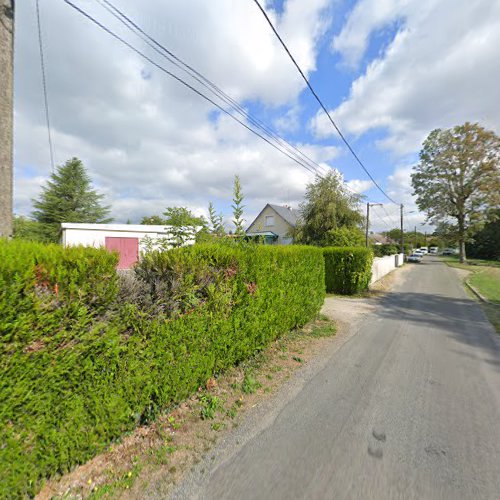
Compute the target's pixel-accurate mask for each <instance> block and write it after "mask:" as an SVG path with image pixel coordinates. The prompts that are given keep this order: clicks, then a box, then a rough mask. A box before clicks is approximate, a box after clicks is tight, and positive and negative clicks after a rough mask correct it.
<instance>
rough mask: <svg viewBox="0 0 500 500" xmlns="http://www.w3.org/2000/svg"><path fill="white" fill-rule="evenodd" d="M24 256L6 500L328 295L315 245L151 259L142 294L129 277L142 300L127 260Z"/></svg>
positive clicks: (15, 273) (2, 365)
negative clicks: (119, 267) (121, 265)
mask: <svg viewBox="0 0 500 500" xmlns="http://www.w3.org/2000/svg"><path fill="white" fill-rule="evenodd" d="M23 245H25V246H23ZM23 245H19V243H18V242H11V243H2V244H1V246H0V252H1V254H0V255H1V257H2V261H1V262H2V267H1V269H0V280H1V281H0V284H1V285H2V286H3V288H2V296H1V309H0V311H1V312H2V314H5V313H7V314H8V315H9V319H8V321H6V322H3V323H2V344H1V358H0V390H1V394H2V403H1V406H0V429H1V430H0V442H2V444H3V446H1V447H0V497H3V496H9V497H19V496H26V495H28V496H31V495H33V494H34V493H36V491H37V489H38V487H39V485H40V483H41V481H42V480H43V478H44V477H48V476H51V475H54V474H58V473H63V472H65V471H67V470H69V469H71V468H72V467H73V466H75V465H76V464H79V463H83V462H85V461H86V460H88V459H89V458H91V457H92V456H94V455H95V454H97V453H98V452H100V451H102V450H103V449H104V448H105V447H106V446H107V445H108V444H109V443H111V442H112V441H113V440H114V439H116V438H118V437H119V436H120V435H122V434H123V433H124V432H126V431H128V430H131V429H133V428H134V427H135V426H136V425H137V424H138V423H142V422H147V421H148V420H150V419H152V418H154V416H155V415H156V414H157V412H158V411H159V410H161V409H163V408H166V407H168V406H169V405H171V404H172V403H174V402H178V401H181V400H182V399H184V398H185V397H187V396H188V395H190V394H191V393H193V392H194V391H196V389H197V388H198V387H199V386H202V385H205V383H206V381H207V379H208V378H210V377H212V376H214V375H215V374H217V373H218V372H220V371H221V370H223V369H225V368H226V367H228V366H230V365H232V364H234V363H237V362H238V361H240V360H242V359H244V358H246V357H248V356H251V355H253V354H254V353H255V352H256V351H258V350H260V349H263V348H264V347H265V346H266V345H267V344H268V343H269V342H270V341H272V340H274V339H275V338H276V337H277V336H278V335H280V334H282V333H284V332H286V331H288V330H290V329H291V328H294V327H297V326H300V325H302V324H304V323H306V322H307V321H309V320H310V319H311V318H312V317H314V316H315V315H316V314H317V312H318V311H319V309H320V307H321V304H322V302H323V298H324V279H325V278H324V264H323V256H322V253H321V250H319V249H316V248H308V247H300V246H290V247H267V246H257V245H249V246H248V247H244V246H228V245H225V246H224V245H221V246H219V245H207V246H203V245H200V246H198V245H195V246H193V247H190V248H181V249H176V250H172V251H169V252H166V253H152V254H149V255H148V257H147V258H145V259H144V260H143V261H142V262H141V263H140V265H139V266H138V268H137V272H136V279H137V280H138V283H136V284H133V283H132V282H131V281H130V279H128V278H125V279H124V280H123V282H124V283H126V284H127V286H128V287H132V289H133V290H134V293H133V294H132V295H131V296H130V297H128V298H127V295H126V294H123V293H122V294H121V295H120V296H119V299H116V300H115V297H116V283H117V278H116V274H115V272H114V266H115V263H116V256H114V255H109V254H107V253H106V252H104V251H100V250H93V249H78V248H77V249H68V250H64V249H62V248H60V247H57V246H44V245H38V244H26V243H25V242H24V243H23ZM40 265H41V266H43V267H42V269H43V270H44V274H43V280H42V277H40V276H39V274H40V273H39V269H40V267H37V266H40ZM46 282H47V284H46ZM55 284H58V287H59V290H60V292H59V296H58V298H54V286H55ZM73 301H75V302H76V304H77V305H72V304H73ZM118 301H120V302H118ZM15 308H17V309H18V312H17V313H16V312H15V311H13V309H15ZM110 311H111V312H110ZM2 317H3V316H2ZM56 317H57V320H55V319H54V318H56ZM18 332H22V334H19V333H18Z"/></svg>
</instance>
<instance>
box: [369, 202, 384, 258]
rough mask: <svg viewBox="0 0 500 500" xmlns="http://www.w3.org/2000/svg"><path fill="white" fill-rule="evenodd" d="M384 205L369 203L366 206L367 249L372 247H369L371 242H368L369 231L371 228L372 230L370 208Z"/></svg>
mask: <svg viewBox="0 0 500 500" xmlns="http://www.w3.org/2000/svg"><path fill="white" fill-rule="evenodd" d="M382 205H383V204H382V203H367V204H366V235H365V236H366V248H368V247H369V246H370V245H369V242H368V231H369V228H370V207H378V206H382Z"/></svg>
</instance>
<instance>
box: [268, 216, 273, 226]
mask: <svg viewBox="0 0 500 500" xmlns="http://www.w3.org/2000/svg"><path fill="white" fill-rule="evenodd" d="M269 226H274V215H266V227H269Z"/></svg>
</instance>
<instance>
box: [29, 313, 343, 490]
mask: <svg viewBox="0 0 500 500" xmlns="http://www.w3.org/2000/svg"><path fill="white" fill-rule="evenodd" d="M336 331H337V329H336V326H335V323H334V322H332V321H331V320H330V319H329V318H328V317H326V316H324V315H319V316H318V317H317V319H316V320H315V321H313V322H311V323H309V324H307V325H306V326H305V327H304V328H302V329H300V330H294V331H291V332H289V333H288V334H286V335H284V336H282V337H281V338H279V339H278V340H276V341H275V342H273V343H272V344H271V345H270V346H269V347H268V348H267V349H265V350H264V351H262V352H260V353H257V354H256V355H255V356H254V357H252V358H250V359H249V360H247V361H245V362H243V363H241V364H240V365H239V366H237V367H234V368H231V369H229V370H227V371H226V372H225V373H223V374H221V375H220V376H219V377H217V378H214V379H210V380H209V381H208V382H207V385H206V387H200V388H199V390H198V394H196V395H195V396H193V397H191V398H190V399H188V400H187V401H185V402H184V403H182V404H181V405H179V406H178V407H176V408H173V409H171V410H170V411H169V412H165V413H164V414H162V415H160V416H159V417H158V418H157V420H156V421H155V422H153V423H151V424H150V425H147V426H143V427H140V428H138V429H136V430H135V431H133V432H131V433H130V434H129V435H127V436H125V437H124V438H123V439H121V440H120V441H119V442H117V443H115V444H114V445H112V446H111V447H110V448H109V450H108V451H106V452H105V453H102V454H101V455H98V456H96V457H95V458H93V459H92V460H90V461H89V462H87V463H86V464H83V465H81V466H79V467H77V468H76V469H75V470H73V471H72V472H70V473H68V474H65V475H64V476H62V477H60V478H55V479H51V480H50V481H48V482H47V483H46V484H45V486H44V488H43V489H42V490H41V492H40V493H39V495H38V496H37V498H40V499H49V498H50V499H52V498H54V499H56V498H60V499H62V498H124V499H128V498H144V493H145V491H147V484H148V483H150V482H154V481H155V478H156V479H159V478H160V477H161V484H162V494H166V493H168V492H169V491H171V490H172V488H173V487H174V486H175V484H177V483H178V482H179V481H180V480H181V478H182V476H183V474H184V473H185V472H186V471H188V470H189V469H190V468H191V467H192V466H193V465H194V464H196V463H197V462H199V461H200V460H201V458H202V457H203V455H205V454H206V453H207V452H208V451H209V450H210V449H211V448H212V447H213V445H214V444H215V443H216V441H217V440H218V439H219V437H220V436H221V435H222V432H223V431H224V430H226V429H231V428H233V427H237V426H238V425H239V422H240V421H241V419H242V418H243V415H244V414H245V412H247V411H248V410H249V409H251V408H252V407H254V406H255V405H256V404H258V403H259V402H260V401H262V400H263V399H264V398H267V397H269V396H270V395H271V394H273V393H274V392H276V391H277V390H278V389H279V388H280V387H281V386H282V385H283V383H284V382H285V381H286V380H288V378H290V376H291V375H292V374H293V372H295V371H296V370H297V369H299V368H300V367H301V366H303V365H304V364H305V363H307V362H308V361H309V360H310V359H312V358H313V357H314V356H315V355H317V353H319V352H321V351H322V350H323V349H324V348H325V346H326V343H328V342H329V341H330V338H331V337H332V336H334V335H335V334H336Z"/></svg>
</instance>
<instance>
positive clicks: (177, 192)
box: [15, 0, 500, 230]
mask: <svg viewBox="0 0 500 500" xmlns="http://www.w3.org/2000/svg"><path fill="white" fill-rule="evenodd" d="M41 3H42V12H41V14H42V28H43V40H44V49H45V60H46V67H47V75H46V76H47V83H48V92H49V104H50V115H51V123H52V136H53V142H54V152H55V158H56V163H58V164H60V163H62V162H64V161H66V160H67V159H69V158H70V157H73V156H77V157H79V158H81V159H82V160H83V161H84V163H85V165H86V167H87V168H88V170H89V173H90V175H91V177H92V179H93V180H94V183H95V185H96V186H97V188H98V189H99V190H100V191H101V192H102V193H104V194H105V195H106V199H107V201H108V203H109V204H110V205H111V206H112V210H113V215H114V217H115V219H116V221H117V222H124V221H126V220H127V219H130V220H132V221H138V220H140V218H141V217H142V216H145V215H152V214H155V213H161V212H162V211H163V210H164V209H165V207H167V206H173V205H182V206H188V207H190V208H191V209H192V210H194V211H195V212H196V213H199V214H202V213H205V214H206V211H207V206H208V202H209V201H212V202H214V203H215V205H216V206H217V208H218V209H219V210H220V211H222V212H223V213H224V214H225V215H226V216H227V217H228V219H229V218H230V209H229V205H230V199H231V188H232V181H233V177H234V175H235V174H238V175H240V177H241V180H242V184H243V189H244V193H245V196H246V205H247V207H246V218H247V220H248V222H251V220H252V218H253V217H254V216H255V215H256V214H257V213H258V212H259V211H260V209H261V208H262V207H263V206H264V205H265V203H267V202H270V203H278V204H284V203H289V204H291V205H293V206H298V204H299V203H300V202H301V200H302V196H303V194H304V191H305V187H306V185H307V183H309V182H311V181H312V180H313V176H312V175H311V174H309V173H308V172H306V171H305V170H303V169H301V168H300V167H299V166H297V165H295V164H293V162H291V161H290V160H289V159H287V158H286V157H284V156H282V155H280V154H279V153H277V152H275V151H274V150H273V149H272V148H271V147H270V146H268V145H267V144H265V143H263V142H262V141H260V140H259V139H257V138H255V137H254V136H252V135H251V134H250V133H248V132H247V131H245V129H243V128H242V127H240V126H239V125H237V124H235V123H234V122H232V121H231V120H230V119H229V118H227V117H225V116H222V115H221V114H220V113H218V112H217V111H216V110H214V109H213V107H212V106H210V105H208V104H207V103H205V102H203V101H202V100H200V98H199V97H198V96H197V95H195V94H193V93H191V92H190V91H188V90H187V89H184V88H182V87H181V86H180V85H179V84H178V83H177V82H175V81H173V80H170V79H168V78H167V77H166V76H165V75H164V74H162V73H161V72H160V71H159V70H158V69H157V68H155V67H153V66H151V65H150V64H149V63H147V62H145V61H144V60H142V59H141V58H140V57H138V56H137V55H136V54H134V53H133V52H131V51H130V50H129V49H127V48H126V47H123V46H121V45H120V44H118V43H117V42H116V41H114V40H113V39H111V38H110V37H109V36H108V35H107V34H106V33H103V32H101V31H99V30H98V29H97V28H96V27H95V26H92V25H91V24H90V23H89V22H88V21H86V20H85V19H84V18H82V17H81V16H80V15H79V14H78V13H76V12H74V11H73V10H72V9H71V8H70V7H69V6H68V5H66V4H65V3H64V2H62V1H61V0H46V1H44V2H41ZM75 3H76V4H77V5H79V6H80V7H81V8H83V9H84V10H86V11H88V12H89V13H91V14H92V15H93V16H95V17H96V18H97V19H99V20H100V21H101V22H103V23H105V24H106V25H107V26H109V27H111V28H112V29H113V30H115V31H116V32H117V33H119V34H120V36H123V37H124V38H125V39H126V40H128V41H129V42H131V43H133V44H134V46H137V47H138V48H139V49H140V50H144V51H145V52H146V53H147V54H148V56H150V57H153V58H154V59H155V60H156V61H158V62H159V63H161V64H163V65H165V67H166V68H167V69H169V70H172V71H174V72H176V73H179V72H178V71H177V70H175V68H172V67H171V66H169V65H168V64H167V63H166V62H165V61H163V60H161V59H159V58H158V57H157V55H155V54H154V53H153V52H152V51H151V50H150V49H148V48H147V47H145V46H144V44H143V42H141V41H140V40H138V39H137V38H135V37H134V35H132V34H131V33H129V32H127V31H126V30H125V29H124V28H123V26H122V25H120V24H119V23H118V22H117V21H116V20H115V19H113V18H112V17H111V16H110V15H109V14H108V13H107V12H106V11H105V10H104V9H103V8H102V7H101V6H100V5H99V4H98V3H97V2H96V1H93V0H75ZM114 4H115V5H116V6H118V7H119V8H120V9H122V10H123V11H124V12H125V13H126V14H128V15H129V16H131V17H132V18H133V19H134V20H135V21H136V22H137V23H138V24H139V25H141V26H142V27H143V28H144V29H145V30H146V31H147V32H148V33H150V34H151V35H152V36H153V37H155V38H156V39H157V40H158V41H160V42H161V43H162V44H164V45H165V46H167V47H168V48H169V49H171V50H172V51H173V52H174V53H175V54H177V55H178V56H180V57H181V58H183V59H184V60H185V61H186V62H187V63H189V64H191V65H192V66H194V67H195V68H196V69H197V70H198V71H200V72H202V73H203V74H204V75H206V76H207V77H208V78H210V79H211V80H212V81H214V82H215V83H217V84H218V85H219V86H220V87H221V88H222V89H224V90H225V91H226V92H227V93H229V94H230V95H232V96H233V97H235V98H236V99H237V100H238V102H240V103H241V104H242V105H243V106H244V107H245V108H246V109H247V110H248V111H249V112H250V113H251V114H252V115H254V116H256V117H258V118H259V119H260V120H262V121H263V122H265V123H266V124H267V125H269V126H271V127H273V128H275V129H276V130H278V131H279V133H280V134H281V135H282V136H284V137H285V138H286V139H287V140H288V141H290V142H291V143H293V144H294V145H296V146H297V147H299V148H300V149H303V150H304V151H305V152H306V153H307V154H308V155H309V156H310V157H312V158H313V159H314V160H315V161H316V162H318V163H320V164H322V165H324V167H325V168H334V169H337V170H338V171H340V172H341V174H342V175H343V176H344V179H345V180H346V181H347V182H348V184H349V185H350V186H351V188H354V189H356V190H358V191H360V192H362V193H363V194H364V195H365V196H366V197H367V200H369V201H373V202H384V207H383V208H382V207H380V208H376V209H374V224H373V229H375V230H383V229H387V228H388V227H394V226H395V225H396V224H398V210H399V208H398V207H397V206H396V205H394V204H391V203H389V202H388V200H386V199H385V198H384V196H383V195H382V194H381V193H380V192H379V191H378V190H377V189H375V188H374V187H373V185H372V184H371V183H370V182H369V181H368V177H367V176H366V174H365V173H364V172H363V171H362V169H361V168H360V167H359V166H358V165H357V163H356V162H355V160H354V159H353V158H352V156H351V155H350V154H349V153H348V152H347V150H346V148H345V147H344V146H343V144H342V143H341V142H340V140H339V138H338V137H337V135H336V133H335V131H334V130H333V128H332V126H331V124H330V123H328V122H327V121H326V120H325V117H324V114H323V113H322V112H320V111H319V107H318V105H317V103H316V101H315V100H314V99H313V97H312V96H311V95H310V93H309V92H308V90H307V89H306V88H305V85H304V82H303V81H302V80H301V79H300V77H299V75H298V74H297V72H296V71H295V69H294V68H293V66H292V64H291V62H290V61H289V60H288V58H287V57H286V54H285V53H284V51H283V50H282V48H281V47H280V46H279V44H278V43H277V41H276V39H275V38H274V36H273V35H272V33H271V31H270V29H269V27H268V26H267V24H266V22H265V19H264V18H263V17H262V15H261V14H260V12H258V9H257V8H256V6H255V5H254V4H253V1H252V0H247V1H244V0H241V1H239V2H233V1H231V0H214V1H211V2H206V1H203V0H175V1H174V0H172V1H169V2H167V3H165V2H162V1H160V0H147V1H144V2H141V4H140V5H139V4H138V3H137V2H133V1H132V0H114ZM265 7H266V10H267V12H268V13H269V15H270V17H271V18H272V20H273V22H274V23H275V25H276V27H277V28H278V30H279V31H280V33H281V35H282V36H283V38H284V39H285V41H286V42H287V44H288V46H289V47H290V49H291V50H292V52H293V53H294V55H295V57H296V58H297V60H298V61H299V64H300V65H301V67H302V68H303V70H304V71H305V72H306V74H307V76H308V78H309V79H310V81H311V83H312V85H313V86H314V88H315V89H316V91H317V93H318V94H319V95H320V96H321V98H322V100H323V102H324V103H325V105H326V106H327V108H328V109H329V110H330V112H331V114H332V116H333V117H334V119H335V120H336V122H337V124H338V125H339V127H340V128H341V130H342V131H343V132H344V133H345V135H346V136H347V137H348V140H349V141H350V143H351V144H352V145H353V147H354V149H355V150H356V152H357V153H358V155H359V156H360V157H361V158H362V160H363V162H364V163H365V165H366V167H367V168H368V169H369V170H370V172H371V174H372V175H373V177H374V178H375V179H376V180H377V182H378V183H380V185H381V186H382V187H383V189H384V190H386V191H387V192H388V193H389V195H390V196H391V197H392V198H393V199H395V200H396V201H397V202H398V203H404V204H405V206H406V207H407V211H408V212H412V213H408V216H407V220H408V226H409V227H413V226H414V225H419V227H422V228H425V227H424V226H420V224H422V223H423V222H424V221H425V216H424V214H419V213H418V212H417V211H416V207H415V200H414V199H413V197H412V196H411V187H410V181H409V179H410V177H409V176H410V172H411V166H412V165H413V164H414V163H415V162H416V161H417V159H418V151H419V148H420V145H421V143H422V140H423V139H424V138H425V137H426V135H427V134H428V133H429V132H430V131H431V130H432V129H434V128H437V127H451V126H453V125H456V124H459V123H463V122H465V121H479V122H480V123H481V124H483V125H484V126H486V127H488V128H490V129H493V130H495V131H497V132H498V131H499V130H500V118H499V117H500V90H499V89H500V87H499V86H498V83H497V82H498V80H499V78H500V58H498V56H497V54H496V47H498V46H500V2H491V1H490V0H478V1H476V2H473V3H471V2H468V1H466V0H383V1H381V0H359V1H353V0H351V1H342V0H309V1H308V2H305V1H302V0H287V1H277V2H270V1H268V2H267V3H266V4H265ZM15 42H16V45H15V210H16V212H17V213H20V214H29V213H30V211H31V201H30V200H31V198H33V197H36V196H37V195H38V193H39V192H40V186H41V185H43V184H44V182H46V180H47V178H48V176H49V174H50V164H49V163H50V162H49V153H48V145H47V131H46V126H45V121H44V109H43V94H42V90H41V83H40V82H41V73H40V60H39V53H38V45H37V38H36V18H35V11H34V2H18V4H17V18H16V40H15ZM495 82H496V83H495ZM192 83H193V85H195V86H197V88H198V87H199V85H197V84H196V82H192Z"/></svg>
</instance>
